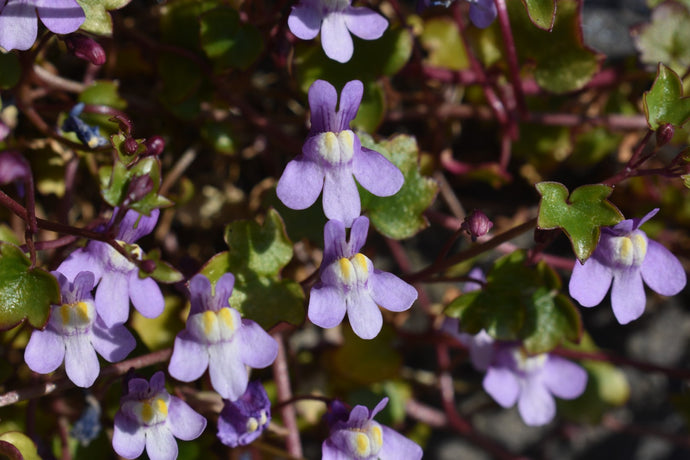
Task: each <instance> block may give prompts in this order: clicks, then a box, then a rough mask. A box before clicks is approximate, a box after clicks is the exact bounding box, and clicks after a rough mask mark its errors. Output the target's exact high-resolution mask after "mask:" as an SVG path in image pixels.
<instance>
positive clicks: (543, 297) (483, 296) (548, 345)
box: [445, 251, 582, 354]
mask: <svg viewBox="0 0 690 460" xmlns="http://www.w3.org/2000/svg"><path fill="white" fill-rule="evenodd" d="M526 259H527V257H526V255H525V252H524V251H516V252H514V253H512V254H509V255H507V256H504V257H502V258H500V259H499V260H497V261H496V263H495V264H494V266H493V268H492V269H491V271H490V272H489V273H488V274H487V276H486V285H485V287H484V289H481V290H478V291H472V292H469V293H466V294H463V295H461V296H460V297H458V298H457V299H455V300H454V301H453V302H451V303H450V305H448V307H447V308H446V311H445V313H446V314H447V315H449V316H452V317H455V318H458V319H459V320H460V328H461V329H462V330H463V331H465V332H468V333H470V334H477V333H478V332H479V331H481V330H482V329H484V330H486V331H487V333H488V334H489V335H491V336H492V337H494V338H495V339H497V340H521V341H523V346H524V347H525V349H526V350H527V352H528V353H530V354H536V353H545V352H548V351H550V350H552V349H554V348H555V347H556V346H557V345H558V344H559V343H561V341H563V340H564V339H567V340H572V341H577V340H579V337H580V334H581V333H582V322H581V319H580V315H579V312H578V310H577V308H575V306H574V305H573V304H572V302H571V301H570V300H569V299H568V298H567V297H566V296H565V295H563V294H560V293H559V290H560V288H561V282H560V279H559V278H558V275H557V274H556V272H554V271H553V269H551V268H550V267H549V266H548V265H546V263H544V262H539V263H538V264H537V265H536V266H528V265H526V264H525V262H526Z"/></svg>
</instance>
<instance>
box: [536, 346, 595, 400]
mask: <svg viewBox="0 0 690 460" xmlns="http://www.w3.org/2000/svg"><path fill="white" fill-rule="evenodd" d="M541 374H542V375H541V377H542V383H543V384H544V385H546V388H548V390H549V391H550V392H551V393H552V394H554V395H555V396H558V397H559V398H563V399H574V398H577V397H578V396H580V395H581V394H582V393H584V391H585V387H587V371H585V370H584V369H583V368H582V367H580V366H578V365H577V364H575V363H573V362H571V361H568V360H567V359H563V358H561V357H560V356H554V355H549V356H548V358H547V361H546V363H544V367H543V368H542V371H541Z"/></svg>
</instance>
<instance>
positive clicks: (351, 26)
mask: <svg viewBox="0 0 690 460" xmlns="http://www.w3.org/2000/svg"><path fill="white" fill-rule="evenodd" d="M345 24H346V25H347V28H348V30H349V31H350V32H352V34H354V35H356V36H357V37H359V38H362V39H364V40H376V39H377V38H381V36H382V35H383V32H385V31H386V28H387V27H388V20H387V19H386V18H385V17H383V16H381V15H380V14H379V13H377V12H376V11H373V10H371V9H369V8H364V7H358V8H356V7H352V6H351V7H349V8H347V9H346V10H345Z"/></svg>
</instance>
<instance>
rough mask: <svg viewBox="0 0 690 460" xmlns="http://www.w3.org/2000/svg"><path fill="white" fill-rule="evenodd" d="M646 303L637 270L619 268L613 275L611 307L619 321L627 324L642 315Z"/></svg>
mask: <svg viewBox="0 0 690 460" xmlns="http://www.w3.org/2000/svg"><path fill="white" fill-rule="evenodd" d="M646 303H647V298H646V297H645V294H644V286H643V284H642V275H641V274H640V272H639V271H638V270H632V269H628V270H620V271H619V272H617V273H616V274H615V275H614V277H613V287H612V288H611V307H612V308H613V314H614V315H615V316H616V319H617V320H618V322H619V323H621V324H628V323H629V322H630V321H633V320H635V319H637V318H639V317H640V316H642V313H644V308H645V305H646Z"/></svg>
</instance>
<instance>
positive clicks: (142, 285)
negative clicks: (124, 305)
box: [128, 270, 165, 318]
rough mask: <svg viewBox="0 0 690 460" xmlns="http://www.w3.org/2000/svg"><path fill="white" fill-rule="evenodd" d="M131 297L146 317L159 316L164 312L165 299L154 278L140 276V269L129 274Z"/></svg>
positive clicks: (138, 309) (135, 306)
mask: <svg viewBox="0 0 690 460" xmlns="http://www.w3.org/2000/svg"><path fill="white" fill-rule="evenodd" d="M128 284H129V298H130V299H132V304H133V305H134V308H136V309H137V311H138V312H139V313H141V315H142V316H144V317H145V318H157V317H158V316H160V314H161V313H163V308H164V307H165V299H163V293H162V292H161V288H160V287H158V283H156V281H155V280H154V279H153V278H139V271H138V270H134V271H132V272H131V273H130V274H129V283H128Z"/></svg>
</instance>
